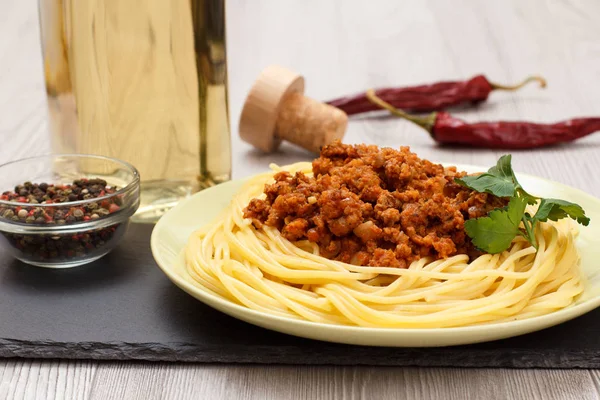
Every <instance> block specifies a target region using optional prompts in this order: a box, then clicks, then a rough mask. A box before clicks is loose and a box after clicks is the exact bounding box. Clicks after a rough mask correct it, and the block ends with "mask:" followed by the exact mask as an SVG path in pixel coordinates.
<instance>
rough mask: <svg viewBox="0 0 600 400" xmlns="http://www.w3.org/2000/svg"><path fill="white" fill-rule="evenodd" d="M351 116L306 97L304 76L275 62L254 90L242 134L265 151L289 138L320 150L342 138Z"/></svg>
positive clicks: (246, 107) (245, 111)
mask: <svg viewBox="0 0 600 400" xmlns="http://www.w3.org/2000/svg"><path fill="white" fill-rule="evenodd" d="M347 125H348V116H347V115H346V113H344V112H343V111H342V110H340V109H338V108H336V107H333V106H330V105H328V104H324V103H321V102H319V101H316V100H314V99H311V98H308V97H306V96H304V78H303V77H302V76H300V75H298V74H296V73H295V72H293V71H290V70H288V69H286V68H283V67H280V66H277V65H272V66H269V67H267V68H266V69H265V70H264V71H263V72H262V73H261V74H260V76H259V77H258V79H257V80H256V82H255V83H254V86H253V87H252V89H251V90H250V93H249V94H248V97H247V98H246V103H245V104H244V108H243V109H242V115H241V117H240V123H239V132H240V137H241V138H242V139H243V140H244V141H246V142H248V143H250V144H252V145H253V146H255V147H256V148H258V149H260V150H262V151H265V152H268V153H270V152H273V151H275V150H277V148H278V147H279V145H280V144H281V141H282V140H288V141H290V142H292V143H294V144H296V145H298V146H300V147H303V148H305V149H307V150H309V151H312V152H315V153H318V152H319V151H320V148H321V146H324V145H326V144H329V143H331V142H332V141H334V140H336V139H342V137H343V136H344V133H345V132H346V126H347Z"/></svg>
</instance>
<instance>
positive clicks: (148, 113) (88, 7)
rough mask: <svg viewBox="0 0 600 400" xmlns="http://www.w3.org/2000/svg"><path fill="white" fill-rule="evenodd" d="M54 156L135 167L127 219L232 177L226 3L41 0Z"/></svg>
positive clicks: (151, 217) (153, 213)
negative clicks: (134, 194) (136, 192)
mask: <svg viewBox="0 0 600 400" xmlns="http://www.w3.org/2000/svg"><path fill="white" fill-rule="evenodd" d="M39 8H40V20H41V31H42V47H43V56H44V71H45V79H46V88H47V94H48V107H49V115H50V131H51V135H52V144H53V149H54V151H55V152H60V153H89V154H100V155H105V156H109V157H115V158H119V159H122V160H125V161H128V162H130V163H131V164H133V165H134V166H135V167H136V168H137V169H138V170H139V172H140V175H141V178H142V199H141V201H142V204H141V205H140V208H139V210H138V213H137V214H136V216H135V217H134V219H136V220H138V221H148V222H152V221H156V220H157V219H158V218H159V217H160V216H161V215H162V214H163V213H164V212H165V211H166V210H168V209H169V208H171V207H172V206H174V205H175V204H177V202H178V201H179V200H181V199H182V198H184V197H187V196H189V195H191V194H192V193H194V192H196V191H198V190H201V189H204V188H206V187H209V186H212V185H214V184H217V183H220V182H223V181H226V180H228V179H229V178H230V175H231V150H230V133H229V117H228V105H227V58H226V45H225V1H224V0H170V1H164V0H119V1H106V0H39Z"/></svg>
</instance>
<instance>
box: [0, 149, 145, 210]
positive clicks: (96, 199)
mask: <svg viewBox="0 0 600 400" xmlns="http://www.w3.org/2000/svg"><path fill="white" fill-rule="evenodd" d="M59 157H69V158H80V159H85V158H95V159H97V160H104V161H111V162H115V163H117V164H121V165H122V166H124V167H126V168H127V169H129V171H130V172H131V174H132V175H133V179H132V181H131V182H129V183H128V184H127V185H125V187H122V188H121V189H119V190H117V191H116V192H114V193H110V194H107V195H104V196H101V197H94V198H92V199H88V200H77V201H66V202H64V203H50V204H41V203H40V204H29V203H21V202H19V201H9V200H1V199H0V205H4V206H10V207H42V208H52V207H57V208H63V207H75V206H82V205H86V204H89V203H97V202H100V201H102V200H106V199H110V198H112V197H115V196H118V195H120V194H125V193H128V192H130V191H131V190H132V189H133V188H134V187H135V186H138V185H139V184H140V173H139V172H138V170H137V169H136V168H135V167H134V166H133V165H131V164H129V163H128V162H126V161H123V160H119V159H117V158H112V157H106V156H98V155H94V154H45V155H40V156H33V157H27V158H21V159H19V160H14V161H10V162H7V163H4V164H1V165H0V174H1V173H2V168H4V167H8V166H10V165H14V164H18V163H21V162H26V161H34V160H41V159H45V158H47V159H52V158H59ZM50 183H51V182H50ZM2 192H3V191H2ZM2 192H0V193H2Z"/></svg>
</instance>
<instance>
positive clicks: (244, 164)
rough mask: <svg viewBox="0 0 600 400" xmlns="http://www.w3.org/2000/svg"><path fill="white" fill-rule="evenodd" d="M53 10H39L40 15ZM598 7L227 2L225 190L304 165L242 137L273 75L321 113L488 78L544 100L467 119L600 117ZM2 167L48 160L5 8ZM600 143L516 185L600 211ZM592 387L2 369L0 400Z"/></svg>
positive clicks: (436, 372) (393, 142)
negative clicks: (301, 78)
mask: <svg viewBox="0 0 600 400" xmlns="http://www.w3.org/2000/svg"><path fill="white" fill-rule="evenodd" d="M42 1H48V0H42ZM597 15H600V2H598V1H596V0H579V1H578V0H565V1H560V2H558V1H551V0H547V1H543V0H531V1H526V2H524V1H519V0H512V1H503V2H491V1H489V2H482V1H477V0H455V1H447V0H430V1H418V0H404V1H396V0H385V1H384V0H379V1H377V2H364V1H359V0H356V1H344V0H337V1H333V0H331V1H326V2H325V1H318V0H307V1H299V0H296V1H277V0H260V1H259V0H229V4H228V41H229V42H228V47H229V49H228V54H229V71H230V114H231V119H232V132H233V168H234V177H242V176H246V175H249V174H252V173H255V172H258V171H262V170H264V169H265V168H266V167H267V165H268V163H269V162H277V163H287V162H293V161H299V160H306V159H308V158H309V157H311V155H310V154H308V153H306V152H304V151H302V150H298V149H296V148H293V147H292V146H288V145H285V146H283V147H282V148H281V150H280V151H279V152H278V153H276V154H271V155H264V154H261V153H259V152H257V151H254V150H253V149H252V148H251V147H250V146H249V145H247V144H245V143H242V142H241V141H239V140H238V138H237V119H238V117H239V114H240V110H241V107H242V104H243V100H244V97H245V95H246V93H247V90H248V89H249V88H250V86H251V84H252V82H253V80H254V79H255V78H256V76H257V75H258V74H259V72H260V71H261V69H262V68H263V67H265V66H267V65H269V64H272V63H278V64H282V65H285V66H288V67H290V68H293V69H296V70H297V71H298V72H300V73H302V74H304V75H305V77H306V79H307V94H308V95H310V96H312V97H315V98H317V99H321V100H325V99H328V98H332V97H336V96H340V95H344V94H350V93H353V92H356V91H362V90H364V89H366V88H368V87H378V86H386V85H405V84H416V83H421V82H430V81H435V80H440V79H460V78H467V77H470V76H471V75H475V74H477V73H486V74H487V75H488V76H489V77H490V79H493V80H496V81H498V82H507V83H510V82H516V81H518V80H520V79H522V78H523V77H525V76H526V75H529V74H532V73H541V74H543V75H544V76H545V77H546V78H547V79H548V81H549V87H548V88H547V89H546V90H545V91H540V90H537V89H536V88H535V87H528V88H526V89H524V90H523V91H521V92H520V93H518V94H510V93H494V94H492V97H491V98H490V101H489V102H488V103H486V104H484V105H481V106H480V107H478V108H477V109H471V110H466V109H463V110H457V111H456V114H457V115H459V116H461V117H463V118H465V119H467V120H471V121H474V120H479V119H528V120H539V121H553V120H558V119H562V118H568V117H572V116H575V115H588V114H589V115H593V114H598V113H600V108H599V107H600V106H599V104H600V91H598V90H597V84H596V81H597V80H598V78H600V42H599V40H598V38H599V37H600V25H599V24H598V23H597V17H596V16H597ZM0 57H1V58H0V59H1V60H2V62H1V63H0V140H1V141H2V146H0V161H2V162H6V161H9V160H14V159H18V158H22V157H24V156H27V155H34V154H42V153H46V152H48V150H49V141H48V134H47V115H46V102H45V97H44V85H43V73H42V63H41V56H40V44H39V28H38V17H37V2H36V1H34V0H24V1H18V2H17V1H12V0H0ZM346 140H347V141H348V142H367V143H377V144H380V145H389V146H398V145H410V146H411V147H412V148H413V150H415V151H416V152H417V153H418V154H419V155H421V156H423V157H427V158H430V159H434V160H437V161H444V162H460V163H471V164H479V165H489V164H490V163H491V162H493V161H494V160H495V159H496V158H497V156H498V155H499V154H500V153H499V152H494V151H485V150H467V149H448V148H440V147H438V146H435V145H434V144H433V142H432V141H431V139H430V138H429V137H428V136H427V135H426V134H425V133H424V132H422V131H420V130H419V129H418V128H417V127H415V126H412V125H410V124H408V123H405V122H401V121H398V120H396V119H385V118H384V119H379V120H373V119H370V120H367V119H354V120H352V122H351V124H350V128H349V132H348V135H347V138H346ZM599 148H600V135H598V136H591V137H589V138H586V139H584V140H581V141H579V142H577V143H573V144H570V145H568V146H558V147H554V148H548V149H543V150H538V151H521V152H515V154H514V157H515V160H514V163H515V165H516V168H517V169H518V170H519V171H522V172H529V173H533V174H536V175H539V176H544V177H548V178H552V179H554V180H557V181H560V182H564V183H567V184H570V185H572V186H575V187H578V188H581V189H583V190H585V191H587V192H589V193H591V194H593V195H595V196H600V176H599V175H598V174H597V173H596V171H597V170H598V168H599V167H600V162H599V161H598V158H597V157H595V156H596V155H597V154H598V150H599ZM599 387H600V373H599V372H598V371H585V370H552V371H550V370H490V369H478V370H469V369H415V368H406V369H401V368H369V367H335V368H334V367H282V366H206V365H179V364H147V363H125V362H122V363H97V362H81V361H31V360H4V361H2V362H1V363H0V398H7V399H41V398H47V399H51V398H78V399H79V398H80V399H111V398H126V399H129V398H131V399H136V398H139V399H164V398H173V399H187V398H211V399H231V398H236V399H237V398H239V399H280V398H283V399H285V398H331V399H338V398H343V399H359V398H379V399H392V398H439V399H466V398H486V399H504V398H534V399H538V398H539V399H596V398H599V396H600V392H599V390H598V388H599Z"/></svg>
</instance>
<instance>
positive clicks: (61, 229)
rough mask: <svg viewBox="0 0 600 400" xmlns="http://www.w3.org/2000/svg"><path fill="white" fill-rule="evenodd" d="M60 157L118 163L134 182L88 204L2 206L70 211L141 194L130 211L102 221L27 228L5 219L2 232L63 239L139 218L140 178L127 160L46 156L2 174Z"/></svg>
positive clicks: (0, 221) (128, 207)
mask: <svg viewBox="0 0 600 400" xmlns="http://www.w3.org/2000/svg"><path fill="white" fill-rule="evenodd" d="M60 157H69V158H79V159H86V158H88V159H89V158H94V159H97V160H105V161H110V162H114V163H116V164H120V165H121V166H123V167H125V168H126V169H128V170H129V172H131V174H132V176H133V179H132V180H131V182H129V183H127V185H125V186H124V187H123V188H121V189H119V190H117V191H116V192H114V193H111V194H108V195H105V196H101V197H94V198H92V199H88V200H78V201H67V202H64V203H50V204H29V203H21V202H18V201H17V202H15V201H7V200H0V206H8V207H22V208H34V207H35V208H37V207H43V208H46V209H48V208H52V207H55V208H67V207H76V206H83V205H86V204H89V203H97V202H99V201H102V200H106V199H111V198H113V197H115V196H119V195H122V194H127V193H135V192H137V194H136V196H135V200H134V202H133V203H132V204H127V205H126V207H123V208H122V209H121V210H120V211H119V212H116V213H114V214H110V215H109V216H107V217H106V218H100V219H98V220H89V221H78V222H75V223H72V224H65V225H36V224H23V223H20V222H14V221H10V220H4V219H2V218H0V231H2V232H6V233H17V234H43V233H52V234H56V235H60V234H69V233H77V232H84V231H88V230H94V229H100V228H104V227H108V226H111V225H115V224H119V223H122V222H124V221H126V220H127V219H129V217H131V216H132V215H133V214H135V212H136V211H137V208H138V206H139V201H140V194H139V188H140V174H139V172H138V170H137V169H136V168H135V167H134V166H133V165H131V164H129V163H128V162H126V161H123V160H119V159H116V158H112V157H106V156H100V155H94V154H45V155H39V156H33V157H27V158H21V159H19V160H15V161H10V162H8V163H4V164H2V165H0V173H2V168H4V167H7V166H10V165H14V164H18V163H21V162H27V161H34V160H42V159H54V158H60ZM0 193H2V192H0Z"/></svg>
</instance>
